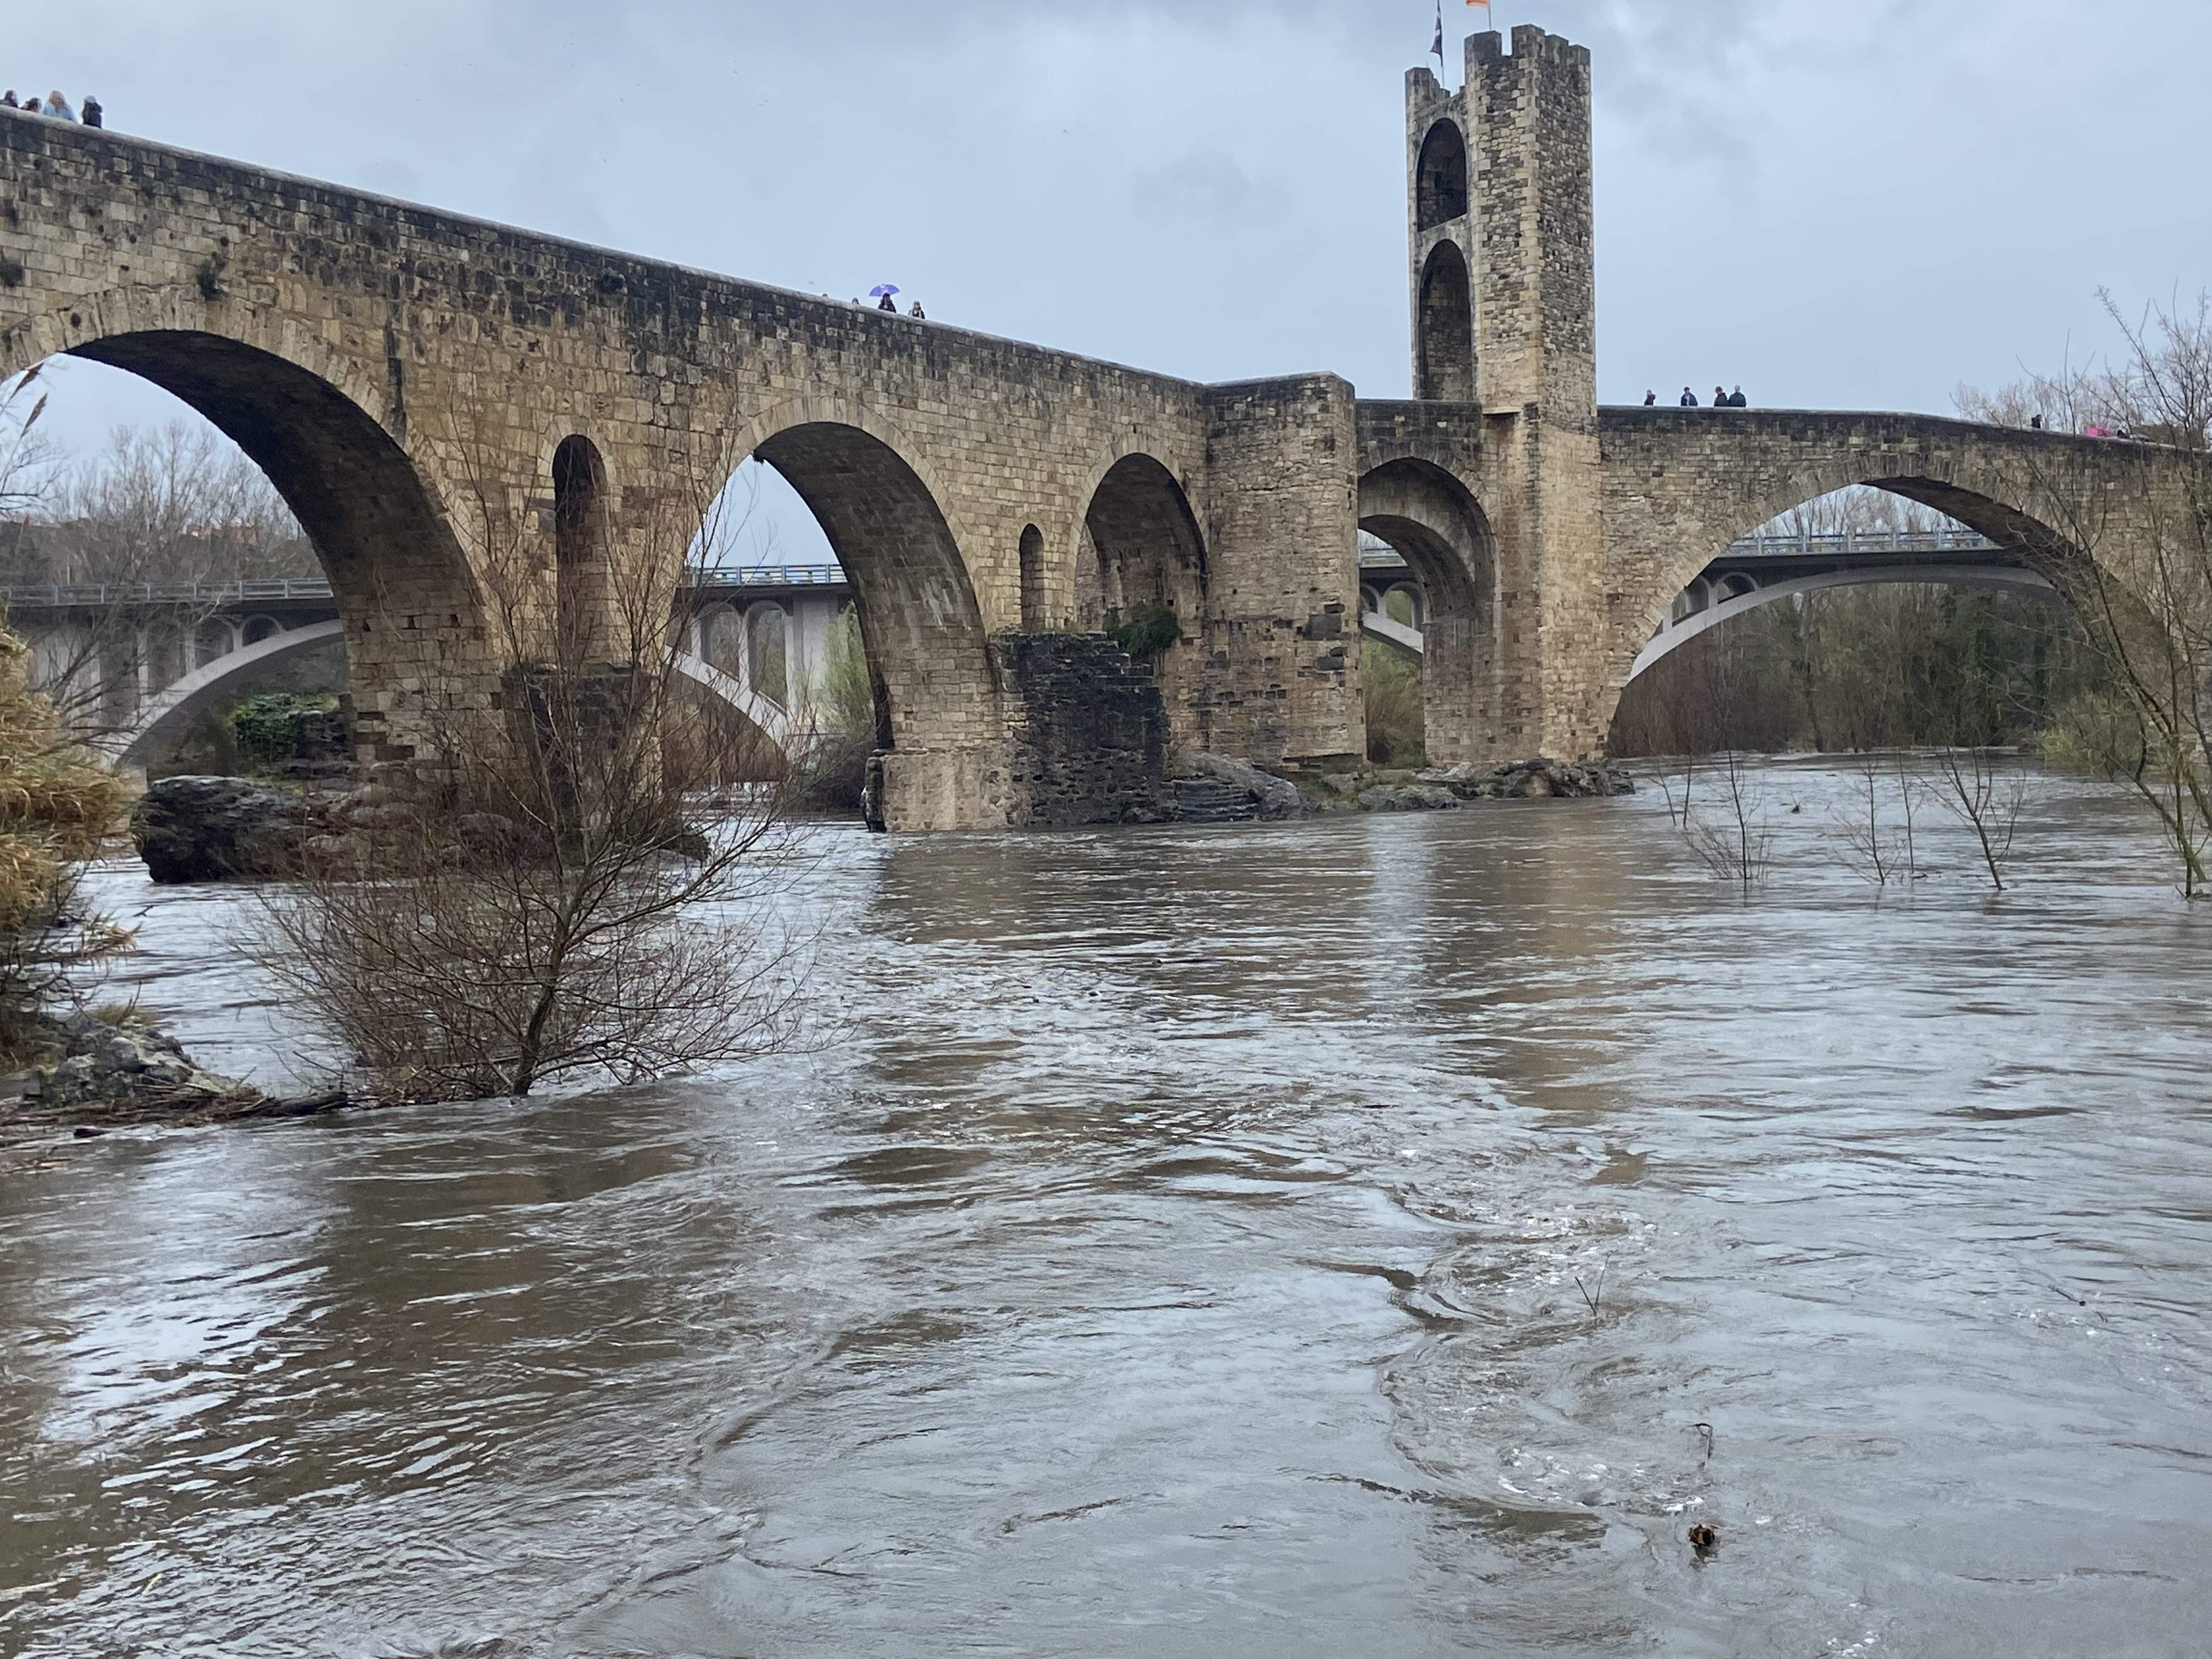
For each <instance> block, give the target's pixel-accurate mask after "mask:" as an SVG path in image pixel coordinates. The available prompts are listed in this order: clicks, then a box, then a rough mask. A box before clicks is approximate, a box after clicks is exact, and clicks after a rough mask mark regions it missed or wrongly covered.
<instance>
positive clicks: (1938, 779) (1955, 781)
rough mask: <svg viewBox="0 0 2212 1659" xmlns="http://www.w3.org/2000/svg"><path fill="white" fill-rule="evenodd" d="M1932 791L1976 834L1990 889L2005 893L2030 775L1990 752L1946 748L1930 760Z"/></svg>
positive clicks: (1928, 764)
mask: <svg viewBox="0 0 2212 1659" xmlns="http://www.w3.org/2000/svg"><path fill="white" fill-rule="evenodd" d="M1926 777H1927V781H1928V787H1929V793H1930V794H1931V795H1933V796H1934V797H1935V799H1936V804H1937V805H1940V806H1942V809H1943V810H1944V811H1947V812H1948V813H1949V814H1950V815H1951V816H1952V817H1954V818H1956V819H1958V821H1959V822H1960V823H1962V824H1964V825H1965V826H1966V828H1967V829H1970V830H1972V832H1973V836H1974V842H1975V845H1976V847H1977V848H1978V850H1979V851H1980V853H1981V855H1982V867H1983V868H1984V869H1985V870H1986V871H1988V872H1989V877H1990V885H1991V886H1992V887H1994V888H1996V890H1997V891H1998V892H2000V893H2002V892H2003V891H2004V890H2005V867H2006V866H2007V865H2008V864H2009V863H2010V862H2011V860H2012V849H2013V840H2014V837H2015V835H2016V834H2017V833H2018V830H2019V828H2020V816H2021V811H2022V810H2023V809H2024V808H2025V807H2026V806H2027V793H2028V792H2027V772H2026V771H2025V770H2024V769H2022V768H2021V766H2020V765H2018V764H2017V763H2008V759H2007V757H2002V756H2000V755H1998V754H1996V753H1995V752H1993V751H1992V750H1987V749H1967V748H1941V749H1936V750H1932V751H1931V752H1930V753H1929V757H1928V763H1927V773H1926Z"/></svg>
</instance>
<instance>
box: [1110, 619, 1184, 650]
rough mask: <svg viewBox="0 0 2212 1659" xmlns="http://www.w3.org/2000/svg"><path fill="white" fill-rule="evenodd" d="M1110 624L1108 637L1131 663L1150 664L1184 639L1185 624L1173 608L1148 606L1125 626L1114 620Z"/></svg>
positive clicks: (1123, 623)
mask: <svg viewBox="0 0 2212 1659" xmlns="http://www.w3.org/2000/svg"><path fill="white" fill-rule="evenodd" d="M1107 622H1108V627H1107V629H1106V632H1107V635H1108V636H1109V637H1110V638H1111V639H1112V640H1113V641H1114V643H1115V644H1116V645H1118V646H1120V647H1121V649H1122V650H1123V651H1124V652H1126V653H1127V655H1128V658H1129V660H1130V661H1132V662H1150V661H1151V660H1152V659H1153V658H1154V657H1157V656H1158V655H1159V654H1160V653H1161V652H1163V651H1164V650H1166V649H1167V648H1168V647H1170V646H1171V645H1173V644H1174V643H1175V642H1176V641H1177V640H1179V639H1181V638H1182V623H1181V622H1180V621H1179V620H1178V619H1177V618H1176V613H1175V607H1174V606H1172V605H1146V606H1145V608H1144V609H1143V610H1141V611H1138V612H1137V613H1136V614H1135V615H1133V616H1132V617H1130V618H1129V620H1128V621H1127V622H1126V623H1125V622H1121V621H1119V620H1118V618H1116V617H1108V618H1107Z"/></svg>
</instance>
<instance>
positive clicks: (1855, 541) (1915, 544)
mask: <svg viewBox="0 0 2212 1659" xmlns="http://www.w3.org/2000/svg"><path fill="white" fill-rule="evenodd" d="M1997 550H1998V547H1997V544H1996V543H1995V542H1993V541H1991V540H1990V538H1988V537H1986V536H1984V535H1983V534H1982V533H1981V532H1978V531H1974V530H1965V529H1958V530H1845V531H1839V532H1836V533H1834V534H1832V535H1820V536H1815V535H1814V534H1812V533H1811V532H1809V531H1801V532H1798V533H1797V534H1796V535H1795V536H1790V535H1771V534H1770V535H1763V536H1745V537H1742V538H1740V539H1738V540H1737V541H1735V542H1734V543H1732V544H1729V550H1728V551H1727V552H1726V553H1724V554H1723V555H1722V556H1721V557H1722V558H1723V559H1759V558H1770V559H1803V558H1850V557H1852V556H1856V555H1858V554H1862V553H1991V552H1996V551H1997ZM1404 563H1405V561H1404V560H1403V559H1401V558H1400V557H1399V556H1398V553H1397V550H1396V549H1395V548H1392V547H1390V546H1389V545H1387V544H1383V545H1376V546H1363V547H1361V548H1360V550H1359V568H1361V569H1363V570H1395V569H1397V568H1400V567H1401V566H1402V565H1403V564H1404Z"/></svg>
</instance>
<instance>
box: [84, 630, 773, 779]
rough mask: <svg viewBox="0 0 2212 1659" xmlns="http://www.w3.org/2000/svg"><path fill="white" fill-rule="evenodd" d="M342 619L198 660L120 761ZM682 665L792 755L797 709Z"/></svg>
mask: <svg viewBox="0 0 2212 1659" xmlns="http://www.w3.org/2000/svg"><path fill="white" fill-rule="evenodd" d="M344 637H345V623H343V620H337V619H333V620H329V621H324V622H313V623H306V624H304V625H302V626H301V627H298V628H293V629H283V628H281V627H280V628H278V629H277V630H276V632H274V633H271V634H268V635H264V636H262V637H261V638H259V639H258V640H253V641H241V643H240V644H239V645H238V646H237V647H235V648H234V649H232V650H229V651H227V652H225V653H222V655H221V656H218V657H216V658H213V659H210V660H209V661H207V662H204V663H202V664H200V665H198V666H197V667H196V668H194V669H193V670H192V671H191V672H190V673H188V674H185V676H184V677H183V678H179V679H178V680H176V681H174V682H173V683H172V684H169V685H167V686H166V687H164V688H163V689H162V690H161V692H160V693H159V694H158V695H157V696H155V697H154V699H153V700H152V701H151V702H149V703H148V704H147V706H146V707H145V708H143V710H141V711H140V713H139V714H138V717H137V720H134V721H133V722H132V723H131V728H130V729H129V730H128V731H127V732H124V733H122V734H121V736H120V738H119V739H118V741H117V742H116V743H115V744H113V745H112V752H113V754H114V757H115V761H116V763H117V764H118V765H121V766H128V767H136V768H139V769H143V768H145V767H146V766H147V765H149V763H152V762H153V761H155V759H157V758H158V757H160V756H161V754H162V753H163V752H164V751H165V750H167V749H168V747H169V746H170V745H171V744H173V743H175V742H176V741H177V740H178V739H179V738H181V737H182V736H183V735H184V734H185V732H186V730H187V729H189V728H190V727H191V725H192V723H193V722H194V721H195V720H198V719H199V717H200V716H201V715H202V714H204V713H205V712H206V711H207V710H208V709H210V708H214V707H215V706H216V704H218V703H220V702H222V699H223V697H224V696H226V695H228V693H229V692H230V690H232V689H233V687H234V685H235V684H236V683H237V682H238V681H240V680H242V679H245V678H248V677H250V676H252V675H253V674H255V673H257V672H258V671H261V670H263V669H265V668H270V667H273V666H275V665H276V664H278V663H280V662H283V660H285V659H287V658H289V657H295V656H298V655H300V654H301V653H303V652H307V651H312V650H314V649H316V648H317V647H321V646H325V645H329V644H331V643H334V642H338V641H343V639H344ZM675 665H676V669H677V671H678V673H680V674H682V675H683V676H684V678H686V679H688V680H690V682H691V683H692V684H696V685H697V686H699V687H701V688H702V690H705V691H706V692H707V693H708V694H709V695H710V696H714V697H716V698H718V699H719V700H720V702H722V703H724V704H725V705H726V707H728V708H731V709H732V710H734V711H735V712H736V713H737V714H738V715H740V716H741V717H743V718H744V720H746V721H748V722H749V723H750V724H751V725H752V726H755V727H756V728H757V729H758V730H759V731H760V732H761V733H762V734H763V736H765V737H766V738H767V739H768V740H769V742H770V743H772V744H775V746H776V747H777V748H778V749H780V750H782V751H783V752H784V753H785V754H786V755H787V756H788V755H790V754H792V753H793V749H794V745H795V744H797V743H798V742H799V740H800V739H801V738H803V736H804V735H805V734H804V733H803V732H800V731H799V727H798V726H797V724H796V723H795V722H794V720H793V716H792V714H791V711H790V710H788V709H787V708H784V707H783V706H782V705H781V704H779V703H777V702H774V701H773V700H771V699H770V698H768V697H766V696H762V695H761V694H760V693H759V692H758V691H757V690H755V689H754V688H753V687H752V686H751V685H750V684H747V683H746V681H745V680H744V678H742V677H741V676H738V675H734V674H730V673H726V672H725V671H723V670H721V669H720V668H718V667H716V666H715V665H713V664H712V663H710V662H708V661H706V660H705V659H702V658H701V657H699V656H697V655H696V654H694V653H690V652H686V653H681V654H679V655H678V657H677V658H676V659H675Z"/></svg>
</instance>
